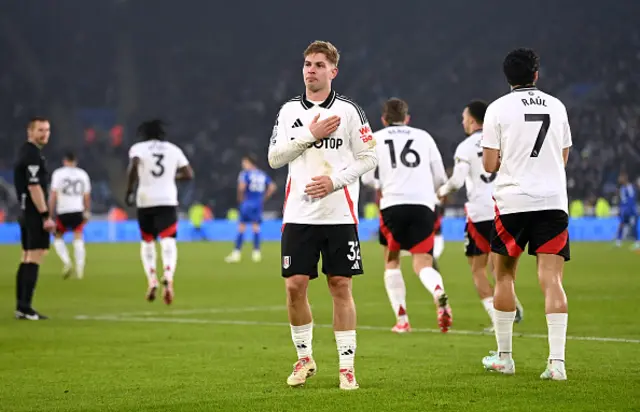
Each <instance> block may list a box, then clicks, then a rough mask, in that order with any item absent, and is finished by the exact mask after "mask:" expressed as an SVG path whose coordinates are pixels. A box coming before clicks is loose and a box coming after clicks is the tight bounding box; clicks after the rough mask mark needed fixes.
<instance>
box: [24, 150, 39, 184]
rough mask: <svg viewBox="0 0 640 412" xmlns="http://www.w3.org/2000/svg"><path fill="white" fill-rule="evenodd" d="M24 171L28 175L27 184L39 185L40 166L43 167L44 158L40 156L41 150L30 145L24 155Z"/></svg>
mask: <svg viewBox="0 0 640 412" xmlns="http://www.w3.org/2000/svg"><path fill="white" fill-rule="evenodd" d="M30 146H31V145H30ZM23 164H24V166H23V167H24V168H25V170H24V173H25V174H26V177H27V184H29V185H39V184H41V183H42V182H40V176H39V173H40V168H42V167H43V164H42V158H41V157H40V152H39V151H38V149H36V148H35V146H34V147H30V148H29V149H28V150H27V151H26V153H25V157H24V163H23Z"/></svg>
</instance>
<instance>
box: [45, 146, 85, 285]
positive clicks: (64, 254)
mask: <svg viewBox="0 0 640 412" xmlns="http://www.w3.org/2000/svg"><path fill="white" fill-rule="evenodd" d="M62 164H63V167H61V168H58V169H56V170H55V171H54V172H53V174H52V175H51V195H50V196H49V210H52V211H54V210H55V213H56V233H55V239H54V241H53V247H54V249H55V251H56V253H57V255H58V256H59V257H60V260H62V264H63V274H64V278H65V279H67V278H68V277H69V276H70V275H71V272H72V271H73V265H72V264H71V258H70V257H69V251H68V250H67V246H66V245H65V243H64V239H63V238H62V235H64V234H65V233H66V232H73V237H74V239H73V257H74V259H75V263H76V266H75V272H76V276H77V278H78V279H82V277H83V276H84V266H85V260H86V259H85V258H86V251H85V248H84V238H83V236H82V229H83V228H84V225H85V223H86V222H87V220H88V219H89V216H90V212H91V180H90V179H89V175H88V174H87V172H85V171H84V170H83V169H81V168H79V167H78V161H77V159H76V155H75V154H74V153H71V152H69V153H67V154H65V156H64V158H63V160H62Z"/></svg>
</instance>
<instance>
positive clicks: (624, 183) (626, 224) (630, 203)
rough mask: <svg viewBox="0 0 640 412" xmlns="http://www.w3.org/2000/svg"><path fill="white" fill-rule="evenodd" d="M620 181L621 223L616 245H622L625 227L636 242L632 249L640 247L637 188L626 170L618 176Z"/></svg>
mask: <svg viewBox="0 0 640 412" xmlns="http://www.w3.org/2000/svg"><path fill="white" fill-rule="evenodd" d="M618 183H620V189H619V193H620V195H619V196H620V204H619V208H620V213H619V216H620V225H619V226H618V234H617V236H616V246H618V247H620V245H621V244H622V238H623V233H624V230H625V228H628V230H629V231H631V232H632V233H633V238H634V239H635V243H634V245H633V246H632V249H635V250H638V249H640V240H638V226H637V224H638V209H637V206H636V189H635V188H634V187H633V183H630V182H629V175H627V173H626V172H622V173H620V176H619V177H618Z"/></svg>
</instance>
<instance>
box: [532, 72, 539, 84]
mask: <svg viewBox="0 0 640 412" xmlns="http://www.w3.org/2000/svg"><path fill="white" fill-rule="evenodd" d="M537 81H538V71H537V70H536V72H535V73H533V82H534V83H537Z"/></svg>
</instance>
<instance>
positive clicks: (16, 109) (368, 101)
mask: <svg viewBox="0 0 640 412" xmlns="http://www.w3.org/2000/svg"><path fill="white" fill-rule="evenodd" d="M508 4H510V3H508V2H504V1H499V0H489V1H485V2H471V1H465V2H437V3H433V2H415V3H413V4H410V5H408V6H402V7H398V9H397V10H393V11H390V10H389V7H388V4H387V3H385V2H382V1H378V0H375V1H368V2H362V1H350V2H345V3H343V4H340V7H339V8H333V7H332V6H330V5H329V4H327V5H326V6H324V7H326V9H323V8H320V9H318V10H315V9H313V8H306V7H303V6H300V5H298V4H297V3H294V2H279V3H274V4H270V5H269V6H266V5H264V6H260V7H257V8H255V9H254V10H253V12H252V13H245V10H244V5H242V4H240V3H232V4H225V6H224V9H223V10H222V9H220V7H219V5H217V4H216V3H215V2H205V1H187V2H184V3H181V4H180V8H179V13H176V10H175V4H174V3H173V2H170V1H162V0H159V1H154V2H153V3H151V2H146V1H101V2H86V1H81V0H65V1H62V2H56V4H55V6H54V5H53V4H41V5H39V6H38V7H32V6H31V3H30V2H19V1H8V2H4V4H3V12H2V14H1V15H0V25H1V26H2V30H1V31H0V50H2V55H3V56H4V58H3V64H2V67H0V95H1V96H3V97H2V99H0V103H1V104H2V108H1V110H0V116H2V118H0V124H1V125H2V126H1V127H0V145H1V147H2V149H3V150H2V151H1V152H0V209H1V210H2V212H1V215H2V216H3V220H5V221H13V220H14V219H15V217H16V212H17V211H18V208H17V202H16V199H15V195H14V194H13V188H12V180H13V176H12V171H11V165H12V159H13V156H14V153H15V149H16V148H17V146H18V144H19V143H20V142H21V141H23V138H24V137H25V130H24V129H25V126H24V125H25V122H26V121H27V119H28V118H29V116H31V115H33V114H44V115H47V116H50V117H51V119H52V124H53V133H52V138H51V143H50V145H49V146H48V147H47V148H46V149H45V154H46V156H47V158H48V161H49V163H50V165H52V167H53V166H57V165H59V164H60V161H61V153H62V152H63V151H64V150H65V149H69V148H71V149H73V150H75V151H76V152H77V153H78V154H79V157H80V165H81V166H82V167H84V168H86V169H87V171H88V172H89V174H90V176H91V178H92V180H93V185H94V186H93V187H94V189H93V194H92V198H93V214H94V216H95V219H100V218H104V217H105V216H106V214H107V213H108V212H109V210H110V209H112V208H113V207H120V208H124V209H126V208H125V205H124V200H123V197H124V195H123V193H124V184H125V183H124V182H125V179H124V174H125V169H126V163H127V150H128V148H129V147H130V146H131V144H132V143H133V142H134V141H135V140H136V136H135V133H134V131H135V126H136V125H137V124H138V123H139V122H140V121H141V120H143V119H147V118H149V117H155V116H158V117H161V118H163V119H166V120H167V121H168V122H169V123H170V128H169V132H170V138H171V139H172V140H173V141H174V142H176V143H177V144H179V145H180V146H181V147H182V148H183V149H184V151H185V153H186V155H187V156H188V157H189V159H191V161H192V163H193V166H194V169H195V172H196V176H197V177H196V180H195V181H194V182H190V183H188V184H186V185H184V186H181V187H180V198H181V203H182V211H183V212H186V211H187V209H188V208H189V206H191V205H193V204H194V203H202V204H204V205H206V206H208V207H210V208H211V210H212V211H213V214H214V215H215V217H216V218H224V217H226V215H227V211H228V210H229V209H230V208H234V207H236V204H235V198H236V196H235V191H236V178H237V173H238V171H239V163H240V158H241V156H242V155H243V154H244V153H247V152H253V153H256V154H257V155H258V157H259V159H260V161H261V166H262V167H264V168H265V169H266V170H267V171H268V173H269V174H270V175H271V176H272V177H273V178H274V179H275V181H276V182H277V183H278V184H279V190H278V192H277V194H276V195H275V196H274V197H273V198H272V199H271V200H270V201H269V202H268V204H267V205H266V207H265V208H266V210H267V211H269V212H270V213H269V214H268V216H272V217H275V218H277V217H279V215H280V209H281V205H282V201H283V194H284V190H283V187H284V182H285V179H286V168H283V169H280V170H276V171H274V170H270V169H269V167H268V165H267V164H266V152H267V145H268V139H269V133H270V130H271V127H272V125H273V122H274V119H275V115H276V113H277V111H278V109H279V107H280V105H281V104H282V102H283V101H286V100H287V99H288V98H290V97H291V96H293V95H296V94H299V93H301V91H302V87H303V84H302V80H301V75H300V67H301V52H302V50H303V49H304V47H305V46H306V45H307V44H308V43H309V42H310V41H312V40H314V39H316V38H322V39H327V40H331V41H332V42H334V43H335V44H337V45H338V47H339V49H340V50H341V52H342V60H341V62H340V74H339V76H338V78H337V80H336V82H335V88H336V89H337V90H339V91H340V92H341V93H343V94H345V95H348V96H351V97H352V98H354V99H355V100H356V101H357V102H359V103H360V105H361V106H362V107H363V108H364V110H365V111H366V113H367V115H368V117H369V119H370V121H371V123H372V126H373V127H374V129H378V128H379V127H381V124H380V120H379V117H380V109H381V105H382V103H383V102H384V101H385V99H387V98H389V97H391V96H399V97H401V98H403V99H406V100H407V101H408V102H409V105H410V110H411V114H412V124H413V125H415V126H417V127H421V128H425V129H426V130H428V131H429V132H430V133H432V135H433V136H434V137H435V138H436V141H437V143H438V144H439V147H440V149H441V151H442V154H443V158H444V160H445V164H446V165H447V166H448V167H450V166H451V165H452V155H453V151H454V150H455V147H456V145H457V143H458V142H459V141H460V140H461V139H462V138H463V137H464V136H463V133H462V128H461V126H460V108H461V107H463V105H464V104H465V103H466V102H467V101H469V100H470V99H472V98H483V99H485V100H488V101H491V100H493V99H495V98H496V97H498V96H500V95H501V94H503V93H505V92H506V91H508V88H507V85H506V83H505V81H504V79H503V76H502V73H501V66H500V63H501V60H502V57H503V55H504V53H505V51H506V50H509V49H510V48H512V47H514V46H521V45H524V46H531V47H534V48H536V49H537V50H538V51H539V52H540V54H541V58H542V67H541V70H540V73H541V74H540V77H541V80H540V83H539V85H540V87H541V88H542V89H543V90H545V91H548V92H550V93H552V94H554V95H557V96H558V97H559V98H561V99H562V100H563V101H564V102H565V103H566V105H567V107H568V109H569V116H570V119H571V125H572V130H573V135H574V149H573V151H572V155H571V156H570V161H569V165H568V176H569V187H570V188H569V191H570V197H571V200H580V201H583V202H584V204H585V206H586V209H585V212H586V214H592V213H593V211H592V209H591V206H593V205H594V203H595V201H596V199H597V198H600V197H601V198H603V199H606V201H607V202H608V203H609V204H611V205H612V206H613V210H612V211H611V212H612V213H615V203H616V198H615V190H616V179H617V175H618V173H619V171H620V170H622V169H626V170H627V171H628V172H629V173H630V175H631V177H632V179H635V178H637V177H639V172H640V166H639V165H640V162H639V160H640V124H639V122H640V103H639V101H638V99H637V96H638V93H639V92H640V28H639V25H638V24H637V16H638V15H639V14H640V6H639V5H638V3H637V2H613V3H611V4H607V5H606V6H605V5H604V3H602V2H600V1H580V2H578V1H573V0H570V1H563V2H554V1H546V0H545V1H541V2H538V3H536V7H535V8H534V9H531V10H527V11H519V12H517V13H516V12H514V11H513V7H504V6H506V5H508ZM294 5H296V6H295V7H294ZM228 16H242V17H241V18H236V17H233V18H229V17H228ZM361 199H362V201H361V202H360V211H361V215H362V212H363V207H364V204H365V203H366V202H367V201H370V200H371V199H372V193H371V192H369V191H366V190H363V192H362V195H361ZM463 201H464V191H461V192H459V193H458V194H457V195H456V196H455V197H453V198H452V199H451V204H452V205H457V206H460V205H461V204H462V203H463ZM126 211H127V213H129V215H131V213H132V212H133V210H131V209H126ZM449 213H450V214H456V213H457V214H460V210H459V209H458V210H456V209H450V210H449Z"/></svg>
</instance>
